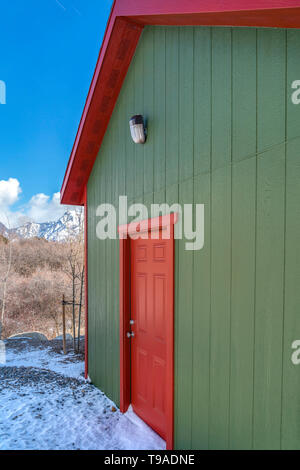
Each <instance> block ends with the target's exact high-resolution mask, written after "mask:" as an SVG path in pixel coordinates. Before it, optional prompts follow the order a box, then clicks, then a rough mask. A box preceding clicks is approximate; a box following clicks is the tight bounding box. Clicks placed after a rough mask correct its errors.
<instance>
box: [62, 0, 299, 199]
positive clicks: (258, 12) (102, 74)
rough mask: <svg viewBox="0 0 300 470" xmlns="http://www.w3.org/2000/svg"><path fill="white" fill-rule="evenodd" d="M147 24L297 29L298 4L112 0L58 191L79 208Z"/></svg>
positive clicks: (293, 0)
mask: <svg viewBox="0 0 300 470" xmlns="http://www.w3.org/2000/svg"><path fill="white" fill-rule="evenodd" d="M145 25H165V26H167V25H173V26H184V25H190V26H191V25H206V26H253V27H278V28H300V1H299V0H227V1H226V0H142V1H137V0H115V1H114V3H113V6H112V10H111V14H110V17H109V20H108V23H107V27H106V31H105V35H104V39H103V43H102V46H101V49H100V54H99V58H98V61H97V65H96V69H95V72H94V76H93V79H92V83H91V86H90V89H89V93H88V96H87V100H86V103H85V106H84V110H83V114H82V117H81V120H80V124H79V128H78V131H77V135H76V138H75V142H74V145H73V149H72V152H71V156H70V159H69V162H68V166H67V169H66V173H65V177H64V181H63V185H62V188H61V202H62V204H74V205H81V204H83V200H84V188H85V186H86V184H87V181H88V178H89V175H90V172H91V170H92V168H93V165H94V162H95V159H96V157H97V155H98V152H99V149H100V146H101V143H102V140H103V137H104V134H105V132H106V129H107V126H108V123H109V120H110V117H111V115H112V112H113V109H114V106H115V104H116V101H117V98H118V96H119V93H120V90H121V87H122V84H123V81H124V78H125V76H126V73H127V71H128V68H129V65H130V63H131V60H132V58H133V55H134V52H135V49H136V47H137V44H138V41H139V38H140V35H141V32H142V30H143V28H144V26H145Z"/></svg>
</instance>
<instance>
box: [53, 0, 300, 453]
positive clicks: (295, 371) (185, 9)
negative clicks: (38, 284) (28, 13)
mask: <svg viewBox="0 0 300 470" xmlns="http://www.w3.org/2000/svg"><path fill="white" fill-rule="evenodd" d="M299 51H300V6H299V2H298V1H295V0H286V1H280V0H274V1H268V0H260V1H258V0H256V1H255V0H247V1H243V2H241V1H237V0H230V1H228V2H218V1H214V0H211V1H206V0H195V1H193V2H191V1H187V0H164V1H161V0H160V1H158V0H145V1H144V2H137V1H133V0H116V1H115V2H114V4H113V8H112V12H111V16H110V18H109V21H108V25H107V30H106V34H105V37H104V40H103V45H102V48H101V51H100V55H99V60H98V63H97V66H96V70H95V74H94V77H93V80H92V84H91V88H90V91H89V95H88V98H87V101H86V105H85V108H84V112H83V116H82V119H81V122H80V126H79V130H78V133H77V137H76V140H75V143H74V147H73V150H72V154H71V157H70V161H69V164H68V168H67V170H66V176H65V179H64V183H63V187H62V192H61V197H62V203H64V204H72V205H74V204H78V205H85V207H86V229H87V236H86V254H87V265H88V273H87V303H88V305H87V307H88V309H87V311H88V314H87V324H88V331H87V336H88V341H86V343H87V344H88V347H87V357H88V359H87V364H86V374H88V375H89V377H90V378H91V380H92V382H93V383H94V384H95V385H96V386H97V387H99V388H100V389H101V390H102V391H103V392H105V393H106V394H107V396H108V397H109V398H111V399H112V400H113V401H114V402H115V403H116V404H117V405H118V406H120V408H121V411H126V409H127V407H128V405H129V404H131V403H132V404H133V408H134V409H135V411H136V412H137V413H138V414H139V415H140V416H141V417H142V418H143V419H144V420H145V421H146V422H147V423H148V424H150V426H152V427H153V428H154V429H155V430H156V431H157V432H158V433H159V434H160V435H161V436H162V437H163V438H164V439H165V440H166V443H167V444H166V445H167V448H169V449H172V448H174V449H300V365H298V362H300V360H298V354H297V347H298V348H299V347H300V346H299V345H300V104H299V102H300V99H299V98H300V92H299V93H298V89H299V87H300V61H299ZM134 115H142V116H143V118H144V122H145V125H146V126H147V140H146V142H145V144H144V145H141V144H136V143H134V141H133V140H132V137H131V134H130V129H129V120H130V118H131V117H132V116H134ZM120 196H127V200H128V205H130V204H133V203H139V204H144V205H145V206H146V207H147V208H148V209H149V210H150V207H151V205H152V204H154V203H156V204H163V203H167V204H169V205H170V206H171V205H172V204H179V205H181V206H183V205H184V204H193V207H194V208H195V205H196V204H202V205H204V246H203V247H202V248H201V249H198V250H187V249H186V242H187V240H186V239H185V238H184V237H183V238H182V239H174V237H173V233H174V226H176V222H177V219H178V214H173V215H172V217H171V218H167V219H165V218H164V217H157V218H156V219H155V223H157V224H158V228H157V230H158V231H159V233H162V232H163V231H164V230H165V228H166V226H170V227H169V228H170V234H171V236H170V238H169V240H162V238H161V237H159V239H157V240H151V239H150V237H149V239H144V240H140V241H139V240H131V239H130V236H128V238H127V239H126V238H123V237H121V236H120V238H116V239H110V238H107V239H105V240H101V239H99V237H98V236H97V224H98V222H99V220H100V219H99V215H97V214H98V213H97V208H98V207H99V205H101V204H103V203H106V204H111V205H113V206H114V207H115V208H116V210H118V208H119V206H118V205H119V197H120ZM149 214H150V212H149ZM152 215H153V214H152ZM159 215H161V214H157V216H159ZM163 215H167V214H163ZM149 218H150V215H149ZM166 220H167V222H166ZM129 222H130V220H129V219H128V220H127V221H125V225H126V223H129ZM118 224H119V225H121V223H120V221H118ZM143 224H144V225H143ZM142 225H143V226H145V222H143V223H142V224H141V226H142ZM141 226H139V227H141ZM147 230H148V229H147V228H146V232H147ZM119 232H120V234H121V233H123V234H124V233H125V234H128V233H129V232H130V228H128V227H125V228H124V221H123V227H121V228H120V229H119ZM127 333H129V334H128V335H127ZM132 334H134V336H133V335H132ZM298 340H299V343H297V341H298ZM299 357H300V353H299Z"/></svg>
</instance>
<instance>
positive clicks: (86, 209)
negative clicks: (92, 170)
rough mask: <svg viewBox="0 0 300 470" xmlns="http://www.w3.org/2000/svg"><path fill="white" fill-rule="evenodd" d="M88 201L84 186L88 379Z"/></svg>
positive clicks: (85, 347) (85, 374) (85, 345)
mask: <svg viewBox="0 0 300 470" xmlns="http://www.w3.org/2000/svg"><path fill="white" fill-rule="evenodd" d="M87 211H88V203H87V187H86V186H85V188H84V262H85V271H84V275H85V280H84V281H85V282H84V286H85V296H84V301H85V343H84V349H85V352H84V366H85V367H84V376H85V378H86V379H87V378H88V374H89V370H88V369H89V367H88V351H89V348H88V238H87V237H88V213H87Z"/></svg>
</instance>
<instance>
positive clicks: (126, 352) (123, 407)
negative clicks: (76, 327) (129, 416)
mask: <svg viewBox="0 0 300 470" xmlns="http://www.w3.org/2000/svg"><path fill="white" fill-rule="evenodd" d="M119 257H120V258H119V262H120V298H119V301H120V411H121V412H122V413H125V412H126V411H127V410H128V407H129V405H130V401H131V400H130V395H131V379H130V340H129V339H128V338H127V336H126V333H127V331H128V328H129V327H128V325H129V320H130V243H128V240H126V239H120V253H119Z"/></svg>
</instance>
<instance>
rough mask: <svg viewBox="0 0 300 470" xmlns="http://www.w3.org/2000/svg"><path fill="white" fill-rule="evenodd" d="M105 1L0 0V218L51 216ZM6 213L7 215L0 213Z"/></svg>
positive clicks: (99, 38) (12, 222)
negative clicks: (1, 93) (2, 94)
mask: <svg viewBox="0 0 300 470" xmlns="http://www.w3.org/2000/svg"><path fill="white" fill-rule="evenodd" d="M111 5H112V0H14V1H11V2H1V28H0V44H1V48H0V80H1V81H3V82H5V84H6V104H0V221H2V222H5V220H6V216H8V218H9V220H10V225H18V224H19V223H20V221H21V222H23V220H24V217H29V218H31V219H33V220H36V221H37V222H42V221H45V220H51V219H55V218H58V217H59V216H60V214H61V210H62V209H61V208H60V207H59V204H58V199H59V198H58V194H57V193H58V192H59V190H60V187H61V183H62V179H63V175H64V171H65V168H66V165H67V161H68V158H69V155H70V152H71V149H72V145H73V142H74V138H75V135H76V131H77V127H78V124H79V120H80V117H81V113H82V110H83V106H84V103H85V99H86V96H87V93H88V89H89V85H90V82H91V79H92V75H93V72H94V68H95V65H96V61H97V57H98V54H99V50H100V46H101V43H102V38H103V34H104V31H105V26H106V22H107V19H108V16H109V13H110V8H111ZM4 214H6V216H5V215H4Z"/></svg>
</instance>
